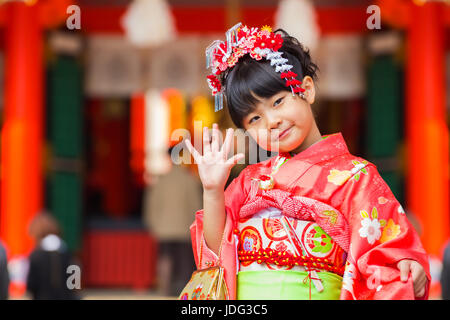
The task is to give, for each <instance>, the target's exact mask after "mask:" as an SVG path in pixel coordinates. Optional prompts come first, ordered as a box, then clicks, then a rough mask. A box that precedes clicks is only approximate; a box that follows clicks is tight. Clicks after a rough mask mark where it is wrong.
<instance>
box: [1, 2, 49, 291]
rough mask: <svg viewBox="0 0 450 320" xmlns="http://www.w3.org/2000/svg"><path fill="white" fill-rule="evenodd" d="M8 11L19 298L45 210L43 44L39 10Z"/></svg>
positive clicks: (4, 206) (8, 112)
mask: <svg viewBox="0 0 450 320" xmlns="http://www.w3.org/2000/svg"><path fill="white" fill-rule="evenodd" d="M5 6H7V7H5V8H4V9H5V10H6V12H7V14H6V16H7V21H6V26H5V27H6V30H5V37H6V49H5V62H6V63H5V80H6V81H5V109H4V122H3V129H2V132H1V139H2V142H1V183H2V187H1V213H0V235H1V238H2V239H3V241H4V242H5V243H6V245H7V247H8V253H9V262H10V266H11V267H12V270H11V271H12V274H11V289H12V292H11V293H12V294H13V295H15V293H17V294H21V293H23V291H24V285H25V283H24V281H25V279H24V274H25V275H26V272H24V269H23V267H24V264H26V258H27V255H28V254H29V252H30V250H31V249H32V246H33V242H32V239H31V238H30V237H29V236H28V230H27V229H28V224H29V222H30V220H31V219H32V217H33V216H34V215H35V214H36V213H37V212H38V211H39V210H41V207H42V160H41V158H42V156H41V152H42V151H41V149H42V126H43V125H42V120H43V118H42V107H43V66H42V43H43V40H42V29H41V26H40V23H39V21H38V14H37V13H36V7H35V6H28V5H26V4H24V3H23V2H11V3H8V4H6V5H5ZM25 270H26V269H25Z"/></svg>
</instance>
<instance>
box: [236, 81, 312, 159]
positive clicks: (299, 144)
mask: <svg viewBox="0 0 450 320" xmlns="http://www.w3.org/2000/svg"><path fill="white" fill-rule="evenodd" d="M303 87H304V88H305V92H304V94H305V99H303V98H301V97H300V96H298V95H295V96H294V95H292V93H291V92H290V91H280V92H279V93H277V94H275V95H274V96H272V97H270V98H267V99H259V102H258V104H257V105H256V108H255V110H254V111H253V112H251V113H250V114H248V115H247V116H246V117H245V118H244V119H243V122H242V124H243V127H244V128H245V129H246V130H247V131H248V132H249V134H250V135H251V137H252V138H253V139H255V141H256V142H257V143H258V145H259V146H260V147H261V148H263V149H266V150H269V151H274V152H292V151H293V152H300V151H302V150H304V149H306V148H307V147H309V146H310V145H312V144H313V143H315V142H317V141H319V140H320V137H321V135H320V132H319V130H318V129H317V125H316V122H315V120H314V115H313V114H312V111H311V106H310V104H312V103H313V102H314V93H315V92H314V83H313V80H312V79H311V78H310V77H305V78H304V79H303Z"/></svg>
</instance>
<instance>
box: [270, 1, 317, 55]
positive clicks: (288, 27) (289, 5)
mask: <svg viewBox="0 0 450 320" xmlns="http://www.w3.org/2000/svg"><path fill="white" fill-rule="evenodd" d="M275 26H276V28H282V29H284V30H285V31H286V32H287V33H289V35H291V36H293V37H295V38H297V39H298V40H299V41H300V42H301V43H302V44H303V45H305V46H306V47H307V48H308V49H310V50H311V51H315V49H316V48H317V46H318V44H319V37H320V29H319V26H318V24H317V21H316V13H315V10H314V6H313V5H312V3H311V1H310V0H281V1H280V4H279V6H278V9H277V12H276V13H275Z"/></svg>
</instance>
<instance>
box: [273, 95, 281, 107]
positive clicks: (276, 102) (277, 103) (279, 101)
mask: <svg viewBox="0 0 450 320" xmlns="http://www.w3.org/2000/svg"><path fill="white" fill-rule="evenodd" d="M281 102H283V97H281V98H279V99H277V100H276V101H275V102H274V103H273V106H274V107H276V106H277V105H279V104H280V103H281Z"/></svg>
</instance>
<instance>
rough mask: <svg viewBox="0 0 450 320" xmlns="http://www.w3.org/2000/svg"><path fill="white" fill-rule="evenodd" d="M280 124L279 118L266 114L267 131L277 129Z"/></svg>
mask: <svg viewBox="0 0 450 320" xmlns="http://www.w3.org/2000/svg"><path fill="white" fill-rule="evenodd" d="M280 124H281V118H280V117H279V116H278V115H276V114H267V125H268V127H269V129H277V128H278V127H279V126H280Z"/></svg>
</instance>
